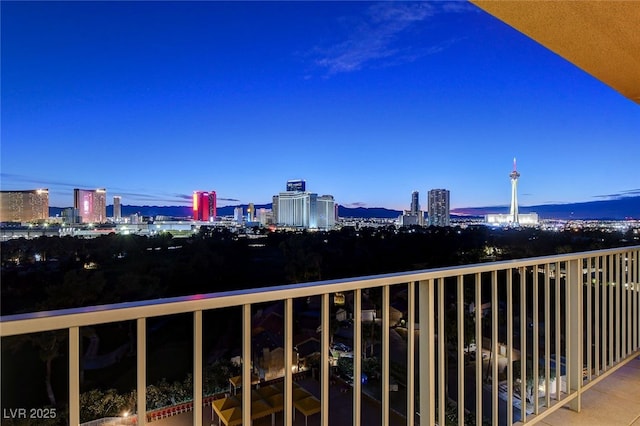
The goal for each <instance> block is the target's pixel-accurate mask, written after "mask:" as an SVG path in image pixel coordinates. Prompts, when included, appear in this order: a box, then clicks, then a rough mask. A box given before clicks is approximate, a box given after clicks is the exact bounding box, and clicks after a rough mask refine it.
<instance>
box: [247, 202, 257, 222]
mask: <svg viewBox="0 0 640 426" xmlns="http://www.w3.org/2000/svg"><path fill="white" fill-rule="evenodd" d="M255 217H256V207H255V206H254V205H253V203H249V205H248V206H247V222H254V221H255Z"/></svg>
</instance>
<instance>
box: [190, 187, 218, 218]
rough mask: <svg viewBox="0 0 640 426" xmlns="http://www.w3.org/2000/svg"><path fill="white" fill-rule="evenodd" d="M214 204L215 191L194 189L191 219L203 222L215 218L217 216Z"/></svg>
mask: <svg viewBox="0 0 640 426" xmlns="http://www.w3.org/2000/svg"><path fill="white" fill-rule="evenodd" d="M216 205H217V203H216V191H209V192H207V191H194V192H193V220H200V221H204V222H208V221H211V220H215V218H216V216H217V211H216Z"/></svg>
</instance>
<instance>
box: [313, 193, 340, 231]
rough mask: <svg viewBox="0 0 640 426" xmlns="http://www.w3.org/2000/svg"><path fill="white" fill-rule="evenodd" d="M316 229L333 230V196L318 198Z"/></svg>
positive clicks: (334, 208) (334, 212)
mask: <svg viewBox="0 0 640 426" xmlns="http://www.w3.org/2000/svg"><path fill="white" fill-rule="evenodd" d="M317 206H318V222H317V223H318V229H325V230H328V229H333V228H334V227H335V226H336V202H335V200H334V199H333V195H321V196H320V197H318V201H317Z"/></svg>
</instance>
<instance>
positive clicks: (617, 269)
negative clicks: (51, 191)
mask: <svg viewBox="0 0 640 426" xmlns="http://www.w3.org/2000/svg"><path fill="white" fill-rule="evenodd" d="M639 263H640V246H633V247H624V248H618V249H610V250H599V251H592V252H584V253H571V254H565V255H557V256H546V257H538V258H529V259H520V260H512V261H504V262H493V263H483V264H476V265H468V266H463V267H447V268H438V269H429V270H420V271H412V272H406V273H397V274H388V275H379V276H371V277H358V278H352V279H343V280H334V281H323V282H312V283H304V284H296V285H287V286H278V287H270V288H260V289H252V290H242V291H234V292H226V293H212V294H205V295H194V296H188V297H179V298H171V299H159V300H150V301H144V302H131V303H121V304H115V305H103V306H94V307H88V308H78V309H67V310H60V311H50V312H37V313H31V314H23V315H12V316H4V317H2V318H1V337H2V338H3V343H4V342H5V339H7V338H9V337H10V336H18V335H28V334H31V333H39V332H48V331H54V330H62V331H63V332H64V335H65V337H66V338H67V340H68V341H67V342H66V343H65V345H66V346H67V347H66V348H65V351H66V350H68V352H66V354H67V357H66V359H67V362H68V369H67V377H68V392H67V394H68V413H67V414H65V419H67V420H66V421H67V422H68V424H71V425H78V424H80V423H81V415H80V413H81V408H82V407H81V402H80V401H81V399H80V395H81V371H82V370H81V365H82V366H83V367H84V368H86V367H87V365H86V360H85V355H86V353H87V352H88V351H89V350H88V348H86V347H85V348H84V350H83V345H84V346H86V345H85V344H83V341H85V343H86V341H89V345H91V338H92V337H91V336H92V335H90V333H87V332H86V330H89V329H93V328H95V327H98V326H102V325H108V324H113V323H122V322H129V323H130V324H132V327H131V329H132V331H133V333H132V336H133V337H132V342H133V343H132V349H135V350H134V351H132V354H133V355H132V359H133V361H132V364H133V365H134V366H135V380H134V382H135V390H136V396H137V398H136V402H135V405H134V406H132V407H131V408H132V413H133V414H132V415H130V416H128V417H127V419H126V420H125V419H124V418H123V419H120V420H117V422H116V421H115V420H112V422H115V423H112V424H133V423H136V424H149V423H151V424H154V423H157V424H158V425H159V426H161V425H169V424H187V423H188V424H194V425H201V424H207V425H208V424H218V423H220V424H225V425H234V424H246V425H249V424H252V423H253V424H265V425H266V424H275V423H278V424H284V425H292V424H302V422H303V421H304V423H305V424H314V425H316V424H320V425H324V426H326V425H332V426H333V425H341V424H344V425H351V424H353V425H360V424H366V425H369V424H382V425H396V424H402V425H404V424H406V425H409V426H411V425H418V424H422V425H427V424H429V425H431V424H445V423H446V424H451V423H457V424H459V425H463V424H495V425H511V424H517V423H524V422H526V423H537V422H545V423H548V424H561V423H563V422H564V421H565V419H568V420H566V421H567V422H572V421H573V422H579V421H581V419H584V418H586V419H593V418H595V417H593V416H594V404H595V406H596V408H595V410H598V409H599V408H598V404H603V405H606V407H602V408H603V410H604V409H606V410H612V407H611V404H617V408H616V409H617V410H619V411H623V410H625V408H623V407H624V405H623V404H625V402H624V399H622V400H621V401H618V400H614V401H612V400H610V399H609V398H608V397H607V398H605V397H602V398H601V397H600V396H594V395H600V394H603V395H604V394H607V395H609V396H616V392H608V393H606V392H605V393H603V390H602V389H605V390H609V391H611V389H612V386H613V387H614V390H615V386H617V385H616V383H621V384H622V383H629V382H628V381H626V379H625V377H626V376H629V375H630V376H631V379H630V380H631V382H630V383H636V384H637V382H638V376H639V375H640V372H639V370H638V362H637V360H636V358H637V357H638V355H639V354H640V345H639V343H640V314H639V312H640V286H639V284H638V283H639V281H640V268H639V266H638V265H639ZM336 293H337V294H338V296H339V297H336V298H334V297H333V296H334V295H336ZM337 304H339V305H340V307H339V309H342V311H343V312H339V309H338V306H337ZM276 305H277V306H280V307H281V311H279V312H281V313H282V314H281V315H280V314H279V313H278V315H276V317H278V318H281V319H282V323H281V325H276V326H275V327H276V328H277V327H281V331H282V344H283V348H282V350H281V352H280V353H281V357H282V363H281V366H280V369H279V370H278V369H276V370H273V371H275V372H274V373H273V374H272V376H269V377H267V374H266V373H265V371H264V370H265V369H266V367H265V368H261V364H260V363H261V362H265V361H264V360H265V359H267V358H268V356H267V355H268V354H271V355H273V353H275V351H271V352H269V351H264V349H263V350H262V351H260V350H259V349H258V348H259V346H258V345H257V340H258V337H257V336H258V331H257V330H259V329H260V330H261V329H268V328H269V327H273V325H269V322H270V321H268V320H267V319H265V318H268V315H267V312H269V309H271V308H270V307H272V306H276ZM301 306H302V307H303V308H301ZM216 311H218V312H225V313H226V312H231V313H233V315H236V314H237V318H238V321H237V322H236V324H237V327H236V328H235V329H234V327H233V326H232V325H233V324H234V322H233V321H231V320H230V321H229V322H228V324H230V326H228V327H227V326H224V325H222V324H220V323H212V321H209V320H208V318H210V317H209V314H210V313H212V312H216ZM303 311H304V312H303ZM314 312H315V313H316V314H317V315H314V314H313V313H314ZM225 315H226V314H225ZM233 315H232V316H233ZM336 315H343V317H341V319H342V320H343V321H342V322H341V323H339V324H342V325H337V326H336V324H338V323H337V320H334V318H336ZM175 316H181V317H182V318H185V317H187V322H188V324H189V326H190V327H189V329H190V332H189V333H190V339H191V340H190V341H191V342H192V343H191V345H190V348H188V349H189V352H190V354H189V356H190V360H189V364H190V366H192V368H191V367H189V368H190V369H191V371H192V376H190V377H191V378H190V386H191V388H192V389H193V390H192V394H191V397H190V398H188V400H187V401H178V402H176V403H173V404H169V405H167V406H166V407H164V408H162V409H161V410H158V409H153V410H152V409H148V407H147V400H148V398H147V397H148V396H149V395H148V394H147V393H148V387H147V386H148V385H149V384H151V383H148V382H147V378H148V375H149V371H148V365H149V364H150V363H151V361H152V360H153V359H154V358H155V357H157V356H160V355H158V353H157V352H155V349H153V348H154V347H153V346H152V345H151V344H150V342H151V340H150V336H151V334H152V333H153V330H154V329H155V328H156V325H157V321H158V320H159V319H163V318H175ZM349 316H350V318H349ZM303 317H305V318H310V320H309V321H310V322H311V323H312V324H314V327H315V333H316V335H317V336H318V341H319V360H320V361H319V363H318V364H317V365H315V366H314V368H309V369H308V370H307V369H305V368H304V367H303V366H301V363H300V356H301V354H302V352H303V351H302V344H301V343H300V342H301V341H300V340H299V339H298V340H296V333H294V331H296V332H297V331H299V329H300V327H301V326H300V322H301V321H302V320H301V318H303ZM230 318H231V316H230ZM257 318H258V319H264V321H262V320H260V321H261V322H260V323H259V324H258V323H257ZM314 321H316V322H317V326H315V324H316V323H314ZM294 322H295V325H296V326H295V328H294ZM152 324H153V326H152ZM216 328H217V332H219V333H223V334H221V335H224V336H226V337H225V339H228V340H229V341H232V340H234V339H236V338H237V341H238V342H239V345H240V353H239V360H240V361H242V360H251V362H240V375H239V376H238V377H235V378H231V377H229V379H233V380H231V382H230V383H231V384H233V386H231V385H230V386H229V389H227V390H224V391H223V392H221V393H219V394H211V395H210V394H207V393H206V392H205V386H204V380H203V371H204V370H205V368H206V364H207V353H205V350H204V348H205V347H210V346H211V345H209V346H207V343H208V340H209V339H210V338H211V337H210V336H212V335H213V334H212V332H211V330H214V329H216ZM341 328H342V329H341ZM221 329H224V330H221ZM236 334H237V335H236ZM276 334H277V333H276ZM87 336H89V337H87ZM334 338H340V339H342V340H344V342H343V346H336V345H334V346H333V347H334V348H335V347H339V348H340V352H341V353H343V354H345V353H350V357H348V356H345V357H344V358H350V361H348V363H350V365H351V366H352V367H351V368H352V372H351V373H350V377H345V375H342V377H341V376H340V374H339V373H338V372H336V371H335V369H334V368H333V367H331V365H330V360H331V359H332V358H335V356H336V355H335V353H333V352H334V351H332V349H331V347H332V346H331V340H332V339H334ZM294 343H295V344H294ZM349 349H351V351H349ZM83 354H85V355H83ZM338 357H340V356H338ZM340 358H342V357H340ZM372 359H374V360H375V363H374V364H375V365H374V367H371V365H370V364H372V362H371V360H372ZM81 361H82V362H81ZM333 361H335V359H334V360H333ZM176 362H177V361H176ZM365 370H366V372H368V373H369V374H364V373H365ZM372 371H373V374H372ZM6 372H7V371H6V370H5V371H4V372H3V380H5V379H4V377H6V376H5V374H6ZM621 374H622V376H620V375H621ZM354 378H355V379H354ZM616 380H622V381H621V382H620V381H618V382H616ZM633 380H635V381H633ZM612 381H613V385H612V384H611V383H612ZM34 386H35V385H34ZM635 389H636V392H637V385H636V387H635ZM245 390H247V391H245ZM248 390H251V391H248ZM522 395H524V396H525V397H524V398H521V396H522ZM623 396H624V395H623ZM523 399H524V402H523ZM636 399H637V398H636ZM586 403H588V404H589V407H588V409H586V408H584V407H585V404H586ZM631 405H632V404H631ZM636 405H637V404H636ZM249 407H251V408H249ZM636 408H637V407H636ZM18 409H19V407H3V417H4V418H3V420H5V419H7V418H16V419H17V418H19V416H20V415H22V414H23V412H21V411H15V410H18ZM8 410H9V411H8ZM11 410H14V411H11ZM44 410H45V409H44V408H43V409H41V410H40V411H37V410H36V411H35V412H32V413H30V412H28V411H27V412H26V413H24V414H25V415H26V416H29V415H31V414H37V415H40V414H43V415H44V414H45V411H44ZM581 411H584V414H581V413H580V412H581ZM142 413H144V414H142ZM56 415H58V414H56ZM11 416H13V417H11ZM573 416H577V417H575V419H578V420H575V419H574V417H573ZM581 416H584V417H581ZM589 416H591V417H589ZM161 417H162V418H161ZM294 417H295V420H294ZM558 419H559V420H558ZM572 419H574V420H572ZM212 420H213V422H212ZM185 421H186V422H187V423H185ZM94 424H98V423H94Z"/></svg>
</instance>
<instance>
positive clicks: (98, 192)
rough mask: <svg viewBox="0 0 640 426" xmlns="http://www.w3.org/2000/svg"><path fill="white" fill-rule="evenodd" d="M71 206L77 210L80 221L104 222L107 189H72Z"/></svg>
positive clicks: (105, 219) (105, 218)
mask: <svg viewBox="0 0 640 426" xmlns="http://www.w3.org/2000/svg"><path fill="white" fill-rule="evenodd" d="M73 208H74V209H76V210H77V211H78V216H79V221H80V223H104V222H106V221H107V190H106V189H104V188H98V189H78V188H75V189H74V190H73Z"/></svg>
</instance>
